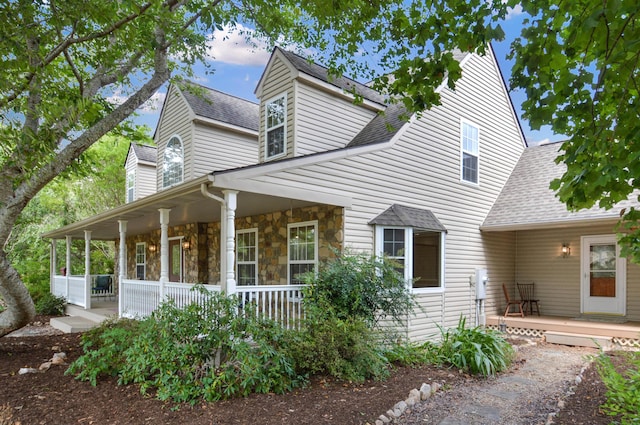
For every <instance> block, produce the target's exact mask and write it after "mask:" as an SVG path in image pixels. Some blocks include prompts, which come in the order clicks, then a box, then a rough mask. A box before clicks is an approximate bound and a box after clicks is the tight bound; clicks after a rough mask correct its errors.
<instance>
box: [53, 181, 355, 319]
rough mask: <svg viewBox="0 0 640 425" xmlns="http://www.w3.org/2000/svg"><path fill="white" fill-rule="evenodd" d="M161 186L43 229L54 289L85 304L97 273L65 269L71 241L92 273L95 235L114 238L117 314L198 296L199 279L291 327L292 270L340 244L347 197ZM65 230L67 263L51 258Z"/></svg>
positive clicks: (296, 302)
mask: <svg viewBox="0 0 640 425" xmlns="http://www.w3.org/2000/svg"><path fill="white" fill-rule="evenodd" d="M196 184H197V186H196ZM196 189H197V190H196ZM165 192H168V193H161V194H156V195H151V196H149V197H147V198H144V199H142V200H140V201H136V202H134V203H131V204H129V205H124V206H122V207H119V208H117V209H115V210H112V211H109V212H106V213H103V214H101V215H98V216H95V217H93V218H90V219H87V220H84V221H82V222H78V223H74V224H73V225H70V226H67V227H65V228H62V229H58V230H56V231H54V232H49V233H48V234H46V235H44V236H45V237H49V238H51V239H53V241H54V243H53V244H52V267H51V290H52V292H53V293H54V294H56V295H61V296H64V297H65V298H66V299H67V300H68V302H69V303H70V304H74V305H76V306H80V307H82V308H84V309H86V310H91V309H92V308H93V306H94V305H95V302H96V298H95V294H93V293H92V288H95V284H96V283H95V282H96V277H92V276H90V275H88V274H87V273H86V272H85V273H84V274H82V272H80V273H77V272H76V275H72V274H67V273H66V270H71V269H72V268H73V267H72V264H71V261H72V259H71V258H72V256H71V254H70V246H71V241H72V240H73V239H80V238H83V239H84V241H85V259H86V261H85V265H84V270H85V271H89V270H91V269H92V267H91V264H90V260H89V258H90V255H89V253H90V250H91V246H92V240H111V241H114V242H115V244H116V261H115V266H116V267H115V268H116V270H115V274H114V275H112V276H110V281H111V282H112V286H111V287H112V289H113V293H109V300H111V299H112V300H114V301H116V302H117V314H118V316H120V317H146V316H148V315H150V314H151V313H152V312H153V311H154V310H155V309H156V308H157V307H158V306H159V304H160V303H161V302H162V301H164V300H167V299H169V298H171V299H173V300H174V301H175V302H176V303H177V304H178V305H179V306H182V305H187V304H189V303H191V302H193V301H196V302H197V301H198V299H199V298H201V297H202V295H201V293H200V292H198V291H193V290H192V289H193V288H194V286H195V285H196V284H200V286H201V287H202V288H204V289H205V290H207V291H209V292H212V293H213V292H224V293H225V294H227V295H236V296H237V297H238V308H239V309H243V310H246V309H248V308H249V307H251V308H252V309H253V308H255V311H256V313H257V314H261V315H263V316H266V317H269V318H271V319H274V320H277V321H279V322H281V323H283V324H284V325H285V326H288V327H295V326H297V323H298V321H299V319H300V318H301V317H302V315H303V312H302V307H301V302H300V301H301V299H302V290H303V287H304V285H302V282H301V281H300V280H299V279H298V277H297V276H298V275H299V274H301V273H304V272H306V271H312V270H315V269H316V267H317V265H318V264H319V262H320V261H322V260H324V259H326V258H328V257H329V256H331V255H332V252H331V249H332V248H335V249H340V248H341V247H342V237H343V236H342V232H343V229H342V228H343V210H344V207H345V206H348V205H349V202H350V201H349V200H348V199H346V198H344V197H342V196H339V195H337V196H326V195H324V194H317V193H316V194H313V193H311V194H310V193H300V192H296V194H295V196H296V199H293V198H291V197H289V196H287V195H288V194H287V191H285V190H282V189H279V190H278V194H279V195H282V196H276V195H273V194H270V193H264V192H265V190H264V188H263V193H255V192H247V191H244V192H239V191H237V190H232V189H226V188H212V187H211V186H210V185H208V184H207V183H206V182H193V183H190V184H186V185H185V187H183V188H182V190H177V189H169V190H167V191H165ZM161 195H162V196H161ZM291 195H293V194H291ZM148 198H152V199H148ZM154 198H157V199H155V201H154ZM300 198H304V199H300ZM314 199H315V201H314ZM216 204H217V205H216ZM63 237H64V239H66V242H67V250H66V258H65V261H64V263H62V262H58V261H57V260H56V258H57V255H56V248H55V247H56V243H55V240H60V239H63ZM58 249H59V248H58ZM76 257H78V255H76V256H75V257H74V258H76ZM74 261H77V260H74ZM60 266H64V267H60ZM76 269H79V267H76ZM100 301H108V300H104V299H101V300H100ZM252 311H253V310H252Z"/></svg>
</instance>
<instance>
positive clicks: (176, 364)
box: [70, 288, 304, 403]
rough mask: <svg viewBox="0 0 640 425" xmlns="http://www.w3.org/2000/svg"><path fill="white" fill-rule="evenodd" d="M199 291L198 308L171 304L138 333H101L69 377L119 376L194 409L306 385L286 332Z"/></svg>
mask: <svg viewBox="0 0 640 425" xmlns="http://www.w3.org/2000/svg"><path fill="white" fill-rule="evenodd" d="M197 290H200V291H202V297H201V299H202V301H201V302H200V303H199V304H195V303H194V304H190V305H188V306H186V307H184V308H178V306H176V304H175V303H174V302H173V300H169V301H168V302H165V303H163V304H162V305H161V306H160V307H159V308H158V309H157V310H156V311H155V312H154V314H153V315H152V316H151V317H149V318H147V319H145V320H143V321H141V322H139V324H138V325H136V326H134V327H129V326H128V325H127V326H121V325H120V322H115V323H114V324H113V326H106V327H103V328H101V329H102V330H96V331H95V332H93V333H92V334H91V335H90V336H89V337H87V340H86V341H85V344H84V346H83V348H84V350H85V354H84V355H83V356H81V357H80V358H79V359H78V360H76V362H74V363H73V364H72V366H71V368H70V373H77V374H78V378H79V379H86V380H89V381H90V382H91V383H93V384H95V382H96V379H97V378H98V377H99V376H101V375H116V376H118V377H119V382H120V383H122V384H127V383H137V384H139V385H140V389H141V391H142V392H143V393H146V392H148V391H150V390H155V391H156V394H157V397H158V398H160V399H162V400H167V399H171V400H173V401H176V402H184V401H189V402H192V403H194V402H196V401H197V400H198V399H205V400H208V401H212V400H219V399H224V398H230V397H234V396H245V395H248V394H250V393H252V392H261V393H267V392H276V393H283V392H285V391H288V390H291V389H293V388H295V387H296V386H299V385H301V384H302V383H303V382H304V380H303V379H302V378H300V377H299V376H298V375H297V374H296V372H295V368H294V366H293V362H292V360H291V359H290V358H288V357H287V356H286V355H285V354H284V353H286V351H285V350H283V349H282V347H281V344H282V343H283V342H284V341H287V340H288V338H286V336H285V334H286V331H285V330H283V329H282V328H280V327H279V326H277V325H275V324H274V323H272V322H268V321H263V320H258V319H256V318H255V314H252V313H251V312H248V314H246V315H241V314H239V313H238V312H237V305H238V304H237V299H236V298H235V297H225V296H224V295H220V294H210V293H208V292H207V291H206V290H204V289H202V288H199V289H197ZM245 312H246V309H245Z"/></svg>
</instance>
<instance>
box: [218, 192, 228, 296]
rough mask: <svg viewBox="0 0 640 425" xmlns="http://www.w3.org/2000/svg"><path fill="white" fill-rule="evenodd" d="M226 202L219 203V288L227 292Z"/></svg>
mask: <svg viewBox="0 0 640 425" xmlns="http://www.w3.org/2000/svg"><path fill="white" fill-rule="evenodd" d="M226 235H227V204H226V201H224V200H223V201H222V202H221V203H220V258H219V259H218V262H219V263H220V288H221V289H222V291H224V292H227V257H226V255H225V252H226V250H227V237H226Z"/></svg>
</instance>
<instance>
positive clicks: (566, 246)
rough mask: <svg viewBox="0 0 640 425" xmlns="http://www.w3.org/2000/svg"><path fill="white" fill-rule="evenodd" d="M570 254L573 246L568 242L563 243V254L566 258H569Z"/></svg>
mask: <svg viewBox="0 0 640 425" xmlns="http://www.w3.org/2000/svg"><path fill="white" fill-rule="evenodd" d="M570 255H571V247H570V246H569V244H568V243H563V244H562V256H563V257H564V258H567V257H568V256H570Z"/></svg>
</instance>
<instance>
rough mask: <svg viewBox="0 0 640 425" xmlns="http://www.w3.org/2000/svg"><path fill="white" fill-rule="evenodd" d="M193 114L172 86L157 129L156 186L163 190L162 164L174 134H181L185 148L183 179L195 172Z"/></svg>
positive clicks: (192, 176) (188, 178)
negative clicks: (165, 150) (165, 151)
mask: <svg viewBox="0 0 640 425" xmlns="http://www.w3.org/2000/svg"><path fill="white" fill-rule="evenodd" d="M192 119H193V114H192V111H191V109H190V108H189V106H188V105H187V102H186V101H185V99H184V98H183V97H182V95H181V94H180V93H179V91H178V90H177V89H175V88H174V87H173V86H171V88H170V90H169V93H167V99H166V100H165V105H164V108H163V110H162V116H161V117H160V121H159V123H158V129H157V131H156V139H155V142H156V146H158V167H157V173H156V187H157V188H158V190H162V166H163V158H164V149H165V147H166V146H167V142H168V141H169V139H170V138H171V137H172V136H174V135H178V136H180V139H181V140H182V147H183V150H184V175H183V181H187V180H190V179H192V178H194V177H199V176H194V174H193V149H192V140H193V134H192V132H193V129H192Z"/></svg>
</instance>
